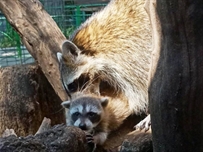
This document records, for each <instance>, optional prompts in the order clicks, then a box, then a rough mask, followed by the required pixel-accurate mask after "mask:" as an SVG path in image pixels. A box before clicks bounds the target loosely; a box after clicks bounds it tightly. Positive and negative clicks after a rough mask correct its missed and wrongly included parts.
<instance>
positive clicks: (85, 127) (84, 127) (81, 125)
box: [79, 123, 87, 130]
mask: <svg viewBox="0 0 203 152" xmlns="http://www.w3.org/2000/svg"><path fill="white" fill-rule="evenodd" d="M79 128H80V129H82V130H87V126H86V124H85V123H81V124H79Z"/></svg>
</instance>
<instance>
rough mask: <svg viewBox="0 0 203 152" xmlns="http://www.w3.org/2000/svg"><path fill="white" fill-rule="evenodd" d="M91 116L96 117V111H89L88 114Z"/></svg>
mask: <svg viewBox="0 0 203 152" xmlns="http://www.w3.org/2000/svg"><path fill="white" fill-rule="evenodd" d="M87 115H88V116H89V117H94V116H96V115H97V114H96V113H94V112H88V114H87Z"/></svg>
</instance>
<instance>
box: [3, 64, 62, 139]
mask: <svg viewBox="0 0 203 152" xmlns="http://www.w3.org/2000/svg"><path fill="white" fill-rule="evenodd" d="M0 84H1V85H0V107H1V108H0V134H2V133H3V131H4V130H5V129H6V128H9V129H14V130H15V132H16V134H17V135H19V136H26V135H28V134H34V133H35V132H36V131H37V129H38V128H39V126H40V124H41V122H42V119H43V118H44V117H48V118H51V119H52V125H53V124H58V123H62V122H65V118H64V113H63V110H62V109H61V108H62V107H61V105H60V104H59V103H60V102H61V100H60V98H59V97H58V96H57V95H56V93H55V91H54V90H53V88H52V86H51V85H50V84H49V82H48V81H47V79H46V77H45V76H44V74H43V73H42V71H41V69H40V68H39V67H38V66H37V65H35V64H33V65H20V66H13V67H7V68H0Z"/></svg>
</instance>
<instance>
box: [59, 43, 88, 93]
mask: <svg viewBox="0 0 203 152" xmlns="http://www.w3.org/2000/svg"><path fill="white" fill-rule="evenodd" d="M57 58H58V61H59V65H60V72H61V79H62V82H63V85H64V88H65V89H66V90H67V91H68V92H69V93H72V92H76V91H78V89H79V88H81V86H78V85H79V84H80V85H84V84H85V83H86V82H87V81H88V80H89V76H88V75H86V74H85V73H86V72H87V69H88V65H89V64H88V59H87V58H88V57H87V56H85V55H83V54H81V51H80V49H79V48H78V47H77V46H76V45H75V44H74V43H72V42H71V41H68V40H66V41H65V42H64V43H63V44H62V53H59V52H58V53H57ZM82 74H83V75H85V76H84V77H82V79H80V80H78V79H79V77H81V75H82ZM86 79H87V80H86ZM78 81H80V82H78ZM81 81H83V83H82V82H81Z"/></svg>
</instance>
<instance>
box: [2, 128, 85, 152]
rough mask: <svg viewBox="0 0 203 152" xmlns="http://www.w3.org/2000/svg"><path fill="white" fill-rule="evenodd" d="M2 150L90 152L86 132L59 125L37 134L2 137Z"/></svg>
mask: <svg viewBox="0 0 203 152" xmlns="http://www.w3.org/2000/svg"><path fill="white" fill-rule="evenodd" d="M0 151H1V152H14V151H35V152H50V151H52V152H58V151H60V152H67V151H70V152H88V151H89V147H88V145H87V142H86V138H85V133H84V132H83V131H82V130H80V129H79V128H76V127H66V126H65V125H57V126H54V127H52V128H51V129H48V130H46V131H44V132H42V133H39V134H37V135H35V136H33V135H30V136H27V137H16V136H8V137H5V138H0Z"/></svg>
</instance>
